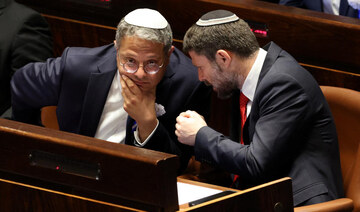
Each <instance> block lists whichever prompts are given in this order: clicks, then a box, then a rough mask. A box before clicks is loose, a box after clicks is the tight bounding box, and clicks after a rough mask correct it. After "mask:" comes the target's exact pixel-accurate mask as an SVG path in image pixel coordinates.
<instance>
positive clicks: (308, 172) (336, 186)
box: [195, 43, 343, 205]
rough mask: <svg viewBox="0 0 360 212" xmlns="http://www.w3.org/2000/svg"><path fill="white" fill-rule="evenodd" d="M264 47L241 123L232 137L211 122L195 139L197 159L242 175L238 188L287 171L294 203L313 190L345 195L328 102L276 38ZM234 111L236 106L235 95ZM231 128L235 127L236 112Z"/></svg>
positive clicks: (329, 194)
mask: <svg viewBox="0 0 360 212" xmlns="http://www.w3.org/2000/svg"><path fill="white" fill-rule="evenodd" d="M264 49H265V50H267V51H268V53H267V56H266V59H265V62H264V65H263V67H262V70H261V73H260V76H259V81H258V85H257V88H256V91H255V96H254V101H253V103H252V108H251V111H250V114H249V115H248V118H247V120H246V122H245V126H244V142H245V145H241V144H240V143H239V142H238V141H239V133H238V132H239V130H233V132H234V131H236V133H235V134H234V133H232V135H231V136H232V139H229V138H226V137H224V136H223V135H222V134H220V133H218V132H216V131H214V130H213V129H211V128H209V127H203V128H201V129H200V131H199V132H198V134H197V136H196V141H195V157H196V159H197V160H199V161H205V162H207V163H210V164H213V165H216V166H220V167H222V168H224V169H225V170H227V171H228V172H230V173H234V174H238V175H240V184H241V186H240V188H246V187H249V186H254V185H258V184H261V183H265V182H268V181H271V180H275V179H278V178H281V177H286V176H288V177H291V178H292V183H293V194H294V205H299V204H301V203H303V202H305V201H306V200H308V199H310V198H312V197H315V196H317V195H321V194H326V195H328V196H329V197H330V198H332V199H335V198H338V197H341V196H343V187H342V176H341V169H340V159H339V149H338V141H337V134H336V129H335V124H334V121H333V118H332V115H331V112H330V109H329V106H328V104H327V102H326V100H325V98H324V96H323V94H322V92H321V89H320V88H319V86H318V84H317V82H316V81H315V80H314V79H313V77H312V76H311V75H310V74H309V73H308V72H307V71H306V70H304V69H303V68H302V67H301V66H300V65H299V64H298V63H297V62H296V61H295V60H294V59H293V58H292V57H291V56H290V55H289V54H288V53H287V52H285V51H284V50H282V49H281V48H280V47H278V46H277V45H276V44H274V43H270V44H269V45H267V46H266V47H265V48H264ZM234 102H237V106H236V111H238V110H239V106H238V102H239V99H238V98H237V100H236V101H234ZM236 114H237V115H234V118H233V120H234V121H236V123H233V124H234V125H235V126H234V127H233V129H239V125H238V120H239V116H238V114H239V113H238V112H237V113H236Z"/></svg>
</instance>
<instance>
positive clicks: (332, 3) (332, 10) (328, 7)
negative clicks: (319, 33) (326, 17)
mask: <svg viewBox="0 0 360 212" xmlns="http://www.w3.org/2000/svg"><path fill="white" fill-rule="evenodd" d="M322 1H323V10H324V12H325V13H329V14H334V15H339V9H340V1H341V0H322Z"/></svg>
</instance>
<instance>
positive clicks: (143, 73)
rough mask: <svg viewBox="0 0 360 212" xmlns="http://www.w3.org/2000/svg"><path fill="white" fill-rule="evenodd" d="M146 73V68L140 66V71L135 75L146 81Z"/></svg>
mask: <svg viewBox="0 0 360 212" xmlns="http://www.w3.org/2000/svg"><path fill="white" fill-rule="evenodd" d="M146 74H147V73H146V72H145V70H144V66H143V65H139V68H138V70H137V71H136V72H135V73H134V75H135V76H136V77H137V78H138V79H144V78H145V77H146Z"/></svg>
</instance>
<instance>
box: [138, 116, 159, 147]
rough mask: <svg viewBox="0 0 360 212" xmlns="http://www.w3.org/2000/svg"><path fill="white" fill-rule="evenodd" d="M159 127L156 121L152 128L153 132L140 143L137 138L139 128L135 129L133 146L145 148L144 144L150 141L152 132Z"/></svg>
mask: <svg viewBox="0 0 360 212" xmlns="http://www.w3.org/2000/svg"><path fill="white" fill-rule="evenodd" d="M158 126H159V120H158V119H156V127H155V128H154V130H153V131H152V132H151V133H150V135H149V136H148V137H147V138H146V139H145V141H144V142H142V143H141V140H140V138H139V131H138V129H139V127H136V130H135V131H134V138H135V141H134V144H135V146H138V147H143V146H145V144H146V143H147V142H148V141H149V140H150V138H151V137H152V135H153V134H154V132H155V131H156V129H157V128H158Z"/></svg>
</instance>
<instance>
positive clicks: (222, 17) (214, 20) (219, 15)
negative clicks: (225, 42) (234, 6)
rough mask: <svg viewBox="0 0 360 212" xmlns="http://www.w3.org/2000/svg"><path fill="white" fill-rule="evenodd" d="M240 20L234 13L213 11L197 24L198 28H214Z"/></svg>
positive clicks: (202, 17)
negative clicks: (213, 26)
mask: <svg viewBox="0 0 360 212" xmlns="http://www.w3.org/2000/svg"><path fill="white" fill-rule="evenodd" d="M237 20H239V17H237V16H236V15H235V14H234V13H232V12H230V11H227V10H213V11H210V12H208V13H206V14H205V15H203V16H201V18H200V19H199V20H198V21H197V22H196V25H198V26H212V25H216V24H225V23H231V22H234V21H237Z"/></svg>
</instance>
